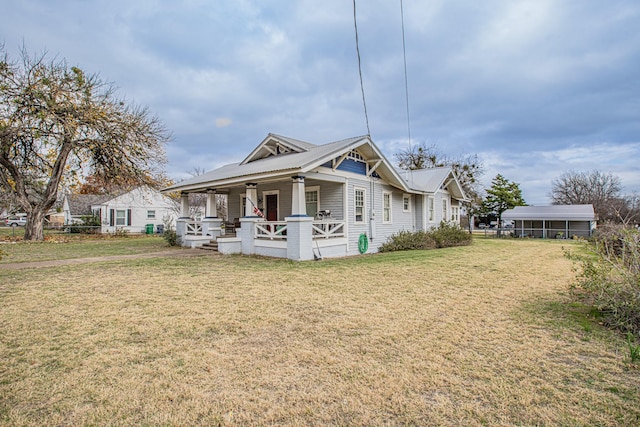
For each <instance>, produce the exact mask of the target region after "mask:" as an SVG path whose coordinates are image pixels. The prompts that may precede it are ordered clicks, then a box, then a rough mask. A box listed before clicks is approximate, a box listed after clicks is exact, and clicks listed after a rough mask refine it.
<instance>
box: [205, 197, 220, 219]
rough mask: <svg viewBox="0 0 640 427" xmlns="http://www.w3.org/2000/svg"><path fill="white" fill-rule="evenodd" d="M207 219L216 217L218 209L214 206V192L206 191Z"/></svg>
mask: <svg viewBox="0 0 640 427" xmlns="http://www.w3.org/2000/svg"><path fill="white" fill-rule="evenodd" d="M206 217H207V218H217V217H218V207H217V206H216V190H207V213H206Z"/></svg>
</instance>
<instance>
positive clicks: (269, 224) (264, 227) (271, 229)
mask: <svg viewBox="0 0 640 427" xmlns="http://www.w3.org/2000/svg"><path fill="white" fill-rule="evenodd" d="M254 236H255V238H256V239H270V240H274V239H277V240H286V238H287V223H286V222H285V221H260V222H256V223H255V233H254Z"/></svg>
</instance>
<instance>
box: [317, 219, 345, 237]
mask: <svg viewBox="0 0 640 427" xmlns="http://www.w3.org/2000/svg"><path fill="white" fill-rule="evenodd" d="M312 233H313V238H314V239H328V238H330V237H344V221H333V220H323V221H313V225H312Z"/></svg>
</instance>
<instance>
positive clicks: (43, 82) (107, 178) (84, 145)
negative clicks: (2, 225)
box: [0, 47, 169, 240]
mask: <svg viewBox="0 0 640 427" xmlns="http://www.w3.org/2000/svg"><path fill="white" fill-rule="evenodd" d="M0 52H2V48H1V47H0ZM168 138H169V133H168V131H167V130H166V129H165V128H164V126H163V125H162V124H161V123H160V121H159V120H158V118H157V117H155V116H152V115H150V113H149V112H148V110H147V109H146V108H141V107H138V106H135V105H132V104H128V103H127V102H125V100H124V99H119V98H116V97H115V89H114V87H113V86H112V85H111V84H107V83H104V82H102V81H101V80H100V79H99V78H98V77H97V76H96V75H86V74H85V73H84V72H83V71H82V70H81V69H79V68H77V67H69V66H68V65H67V63H66V62H65V61H64V60H61V61H59V60H55V59H54V60H52V61H51V62H48V61H47V59H46V54H43V55H41V56H37V57H31V56H29V54H28V53H27V52H26V50H25V49H23V51H22V54H21V61H11V60H9V58H8V55H7V54H4V55H2V57H0V186H1V187H2V188H3V189H4V191H7V192H10V193H12V194H13V195H14V196H15V200H16V202H17V203H18V204H19V205H20V207H21V208H22V210H23V211H24V212H25V213H27V214H28V220H27V225H26V227H25V240H43V239H44V231H43V228H44V217H45V215H46V214H47V212H48V211H49V209H51V207H52V206H53V204H54V203H55V201H56V198H57V195H58V189H59V187H60V186H61V185H68V184H71V183H74V182H78V181H80V180H81V179H82V177H83V176H85V175H92V176H94V177H98V178H99V179H100V180H101V181H103V182H118V183H126V184H127V185H131V186H133V185H142V184H146V185H154V184H155V183H156V182H157V181H158V179H160V177H161V176H162V175H163V167H164V164H165V163H166V158H165V151H164V145H165V143H166V142H167V140H168Z"/></svg>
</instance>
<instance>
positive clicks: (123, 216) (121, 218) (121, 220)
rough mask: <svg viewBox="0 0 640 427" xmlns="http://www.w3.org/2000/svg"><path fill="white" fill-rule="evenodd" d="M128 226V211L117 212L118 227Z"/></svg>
mask: <svg viewBox="0 0 640 427" xmlns="http://www.w3.org/2000/svg"><path fill="white" fill-rule="evenodd" d="M126 224H127V211H125V210H120V209H118V210H116V225H126Z"/></svg>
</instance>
